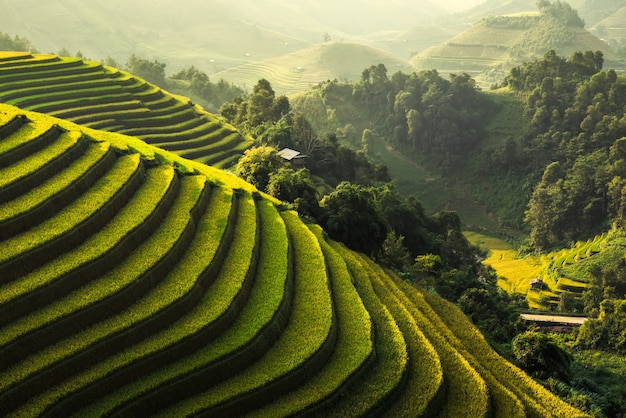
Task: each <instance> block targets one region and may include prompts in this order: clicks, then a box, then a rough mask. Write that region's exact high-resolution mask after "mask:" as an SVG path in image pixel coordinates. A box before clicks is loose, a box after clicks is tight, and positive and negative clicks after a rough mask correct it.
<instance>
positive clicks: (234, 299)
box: [0, 105, 583, 417]
mask: <svg viewBox="0 0 626 418" xmlns="http://www.w3.org/2000/svg"><path fill="white" fill-rule="evenodd" d="M167 161H172V162H174V163H175V164H174V165H172V163H168V162H167ZM51 173H52V174H51ZM0 174H1V176H0V178H2V179H3V180H2V182H1V184H0V202H2V203H1V204H0V217H1V218H2V219H0V237H1V241H0V249H1V250H2V251H0V254H1V259H0V272H1V273H0V277H1V278H2V279H1V282H0V328H1V331H0V353H2V355H0V359H1V360H0V376H1V378H0V403H1V404H2V405H3V412H4V413H8V414H10V415H11V414H15V415H20V416H37V415H40V414H42V413H46V414H52V415H68V414H69V413H75V414H77V415H80V416H101V415H103V414H109V413H115V414H137V413H141V414H155V413H160V414H163V415H172V414H173V415H181V414H182V413H199V414H202V415H239V414H243V413H250V414H252V415H258V416H283V415H288V414H294V413H307V414H316V413H318V414H320V415H327V414H328V413H329V411H331V412H332V411H334V410H336V411H342V410H343V411H345V413H344V416H345V415H348V416H351V415H356V411H357V410H356V409H353V408H354V405H359V407H358V408H359V409H358V410H360V411H361V412H362V413H367V412H369V413H371V414H373V415H383V411H386V410H390V411H394V414H395V416H413V415H415V414H416V413H418V412H419V411H427V413H428V414H434V413H437V412H441V413H443V414H448V413H453V414H455V416H492V413H493V412H495V416H504V415H507V414H508V413H509V412H511V411H516V412H515V414H516V415H523V414H526V413H527V414H535V415H541V416H548V415H554V416H563V417H566V416H567V417H572V416H583V415H582V414H581V413H580V412H578V411H576V410H574V409H573V408H571V407H569V406H567V405H565V404H564V403H563V402H561V401H559V400H558V399H557V398H556V397H554V396H553V395H551V394H550V393H549V392H548V391H547V390H546V389H544V388H543V387H541V386H540V385H538V384H536V383H534V382H533V381H532V380H531V379H530V378H528V377H527V376H526V375H524V374H523V373H522V372H520V371H519V370H518V369H516V368H515V367H513V366H512V365H510V364H508V363H507V362H506V361H504V360H503V359H502V358H500V357H499V356H497V355H496V354H495V353H493V352H492V351H491V350H490V349H489V348H488V346H487V345H486V344H484V340H482V339H481V337H480V336H479V334H478V331H476V330H475V328H473V327H472V326H471V325H470V324H469V323H466V324H465V325H464V326H463V327H460V328H459V329H457V328H455V327H453V326H449V325H446V324H447V323H450V324H456V323H457V322H458V321H459V320H460V319H461V318H463V316H462V314H461V313H460V311H459V310H458V309H456V308H454V307H452V306H448V305H446V306H447V307H445V308H443V309H441V308H440V307H439V306H440V305H441V304H442V303H443V302H441V301H440V300H439V299H437V298H435V299H433V298H432V297H430V296H426V295H423V294H422V293H421V291H419V290H417V289H415V288H413V287H411V286H409V285H407V284H406V283H404V282H401V281H400V280H399V279H398V278H396V277H394V276H393V275H391V274H389V273H387V272H385V271H383V270H381V269H380V268H379V267H378V266H376V265H374V264H373V263H372V262H371V261H369V260H368V259H367V258H365V257H363V256H361V255H358V254H355V253H353V252H350V251H348V250H347V249H345V247H343V246H340V245H338V244H336V243H333V242H330V241H328V240H327V238H326V237H325V235H324V234H323V232H322V231H321V229H319V227H317V226H314V225H305V224H304V223H303V222H302V221H300V219H299V218H298V217H297V215H296V214H295V213H293V212H290V211H281V210H280V206H279V205H277V203H278V202H276V201H274V200H270V199H269V198H268V197H267V196H264V195H261V194H259V193H258V192H257V191H255V189H254V188H253V187H252V186H250V185H248V184H246V183H244V182H242V181H241V180H239V179H237V178H235V177H232V176H230V175H228V174H225V173H224V172H221V171H219V170H216V169H213V168H210V167H208V166H206V165H203V164H200V163H197V162H193V161H188V160H184V159H182V158H180V157H179V156H176V155H174V154H171V153H169V152H167V151H162V150H159V149H157V148H154V147H152V146H150V145H147V144H145V143H142V141H140V140H138V139H136V138H132V137H128V136H123V135H119V134H115V133H107V132H103V131H96V130H93V129H89V128H85V127H81V126H79V125H75V124H73V123H70V122H67V121H63V120H60V119H56V118H52V117H50V116H46V115H41V114H37V113H32V112H27V111H24V110H20V109H18V108H15V107H12V106H9V105H0ZM72 179H73V180H72ZM44 207H45V211H42V210H41V208H44ZM25 217H27V218H28V219H29V220H28V222H25V221H24V219H25ZM320 266H321V267H320ZM312 302H313V303H312ZM468 332H469V333H472V332H473V333H474V336H473V337H472V339H471V340H468V339H467V338H466V336H465V333H468ZM425 356H426V357H425ZM426 360H427V361H426ZM379 362H383V363H379ZM379 364H382V365H385V368H384V369H381V368H380V367H379ZM389 366H392V367H389ZM467 379H469V380H467ZM363 385H368V386H369V387H372V388H373V387H379V388H380V389H377V390H375V391H370V392H367V393H363V391H362V390H360V389H361V387H362V386H363ZM420 387H422V388H426V387H427V388H430V389H428V390H427V391H424V390H419V389H418V388H420ZM418 390H419V391H418ZM416 395H418V396H416ZM507 416H510V415H507Z"/></svg>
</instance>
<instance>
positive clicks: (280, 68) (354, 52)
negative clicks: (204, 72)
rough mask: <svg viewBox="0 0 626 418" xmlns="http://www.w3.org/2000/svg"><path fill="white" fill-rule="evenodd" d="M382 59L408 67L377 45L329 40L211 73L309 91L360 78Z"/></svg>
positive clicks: (240, 81)
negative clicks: (321, 83) (321, 84)
mask: <svg viewBox="0 0 626 418" xmlns="http://www.w3.org/2000/svg"><path fill="white" fill-rule="evenodd" d="M379 63H384V64H385V66H386V67H387V68H388V69H389V70H390V71H394V72H395V71H400V70H402V69H407V68H408V64H407V63H406V62H404V61H402V60H400V59H398V58H396V57H394V56H392V55H391V54H389V53H387V52H384V51H381V50H378V49H375V48H371V47H368V46H365V45H360V44H354V43H348V42H345V43H344V42H329V43H324V44H320V45H315V46H312V47H310V48H306V49H303V50H300V51H297V52H293V53H291V54H287V55H283V56H280V57H276V58H271V59H268V60H266V61H262V62H256V63H251V64H245V65H242V66H239V67H235V68H232V69H229V70H226V71H222V72H219V73H215V74H211V78H213V79H218V78H223V79H224V80H226V81H228V82H231V83H234V84H237V85H243V86H247V87H248V88H249V87H250V86H254V85H255V84H256V83H257V82H258V80H259V79H261V78H265V79H266V80H268V81H269V82H270V83H271V84H272V88H274V90H275V91H276V92H277V93H278V94H290V93H299V92H302V91H306V90H308V89H309V88H310V87H311V86H314V85H316V84H318V83H320V82H323V81H326V80H334V79H340V80H354V81H356V80H359V79H360V78H361V73H362V71H363V69H364V68H368V67H370V66H371V65H377V64H379Z"/></svg>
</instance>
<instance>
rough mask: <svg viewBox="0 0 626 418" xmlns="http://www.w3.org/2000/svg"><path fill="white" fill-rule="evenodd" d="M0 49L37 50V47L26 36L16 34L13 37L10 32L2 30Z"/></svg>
mask: <svg viewBox="0 0 626 418" xmlns="http://www.w3.org/2000/svg"><path fill="white" fill-rule="evenodd" d="M0 50H1V51H24V52H37V49H36V48H35V46H34V45H33V43H32V42H31V41H29V40H28V39H26V38H22V37H19V36H17V35H15V36H14V37H11V35H9V34H8V33H3V32H0Z"/></svg>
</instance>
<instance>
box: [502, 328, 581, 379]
mask: <svg viewBox="0 0 626 418" xmlns="http://www.w3.org/2000/svg"><path fill="white" fill-rule="evenodd" d="M513 354H514V355H515V359H516V360H517V362H518V363H519V365H520V366H521V367H522V368H523V369H524V370H526V371H527V372H530V373H533V374H535V375H536V376H537V377H539V378H541V379H547V378H549V377H554V378H557V379H560V380H564V381H569V380H570V379H571V372H570V364H571V361H572V359H571V357H570V355H569V354H568V353H567V352H566V351H565V350H564V349H563V348H561V347H560V346H559V345H558V344H557V343H556V342H555V341H554V340H553V339H552V337H551V336H549V335H547V334H544V333H541V332H539V331H527V332H525V333H522V334H519V335H518V336H517V337H515V338H514V339H513Z"/></svg>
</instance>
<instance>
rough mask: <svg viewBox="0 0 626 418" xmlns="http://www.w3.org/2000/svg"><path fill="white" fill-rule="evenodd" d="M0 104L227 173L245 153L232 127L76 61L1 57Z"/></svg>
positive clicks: (130, 79)
mask: <svg viewBox="0 0 626 418" xmlns="http://www.w3.org/2000/svg"><path fill="white" fill-rule="evenodd" d="M0 101H2V102H5V103H9V104H13V105H16V106H20V107H21V108H24V109H28V110H35V111H38V112H43V113H48V114H50V115H53V116H57V117H61V118H65V119H67V120H69V121H72V122H75V123H79V124H81V125H84V126H87V127H90V128H94V129H101V130H106V131H109V132H119V133H123V134H128V135H133V136H136V137H138V138H140V139H143V140H144V141H146V142H149V143H151V144H154V145H158V146H159V147H161V148H163V149H167V150H170V151H174V152H176V153H177V154H179V155H181V156H183V157H185V158H188V159H196V160H198V161H200V162H203V163H207V164H212V165H217V166H220V167H227V166H229V165H231V164H232V163H233V161H236V160H237V159H238V158H239V157H240V156H241V155H242V154H243V151H244V150H245V149H246V148H248V147H249V146H250V145H251V141H250V139H247V138H242V136H241V135H240V134H239V133H238V132H237V131H236V130H235V128H234V127H232V126H231V125H229V124H227V123H225V122H224V121H223V120H221V119H218V118H216V117H215V116H214V115H212V114H209V113H207V112H205V111H204V110H203V109H202V108H201V107H199V106H197V105H194V104H193V103H192V102H191V101H190V100H189V99H186V98H184V97H177V96H173V95H171V94H169V93H168V92H166V91H163V90H161V89H160V88H159V87H157V86H154V85H152V84H150V83H147V82H146V81H144V80H142V79H140V78H138V77H134V76H132V75H131V74H129V73H127V72H125V71H120V70H118V69H115V68H110V67H106V66H103V65H101V64H100V63H98V62H92V61H83V60H81V59H78V58H60V57H57V56H55V55H44V54H29V53H19V52H15V53H0Z"/></svg>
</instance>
